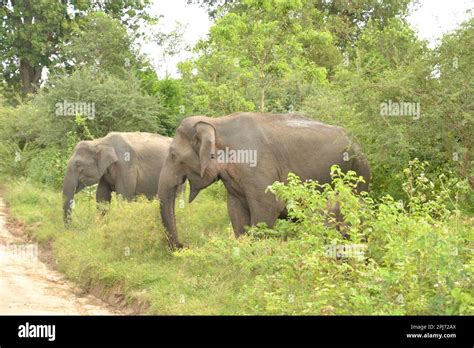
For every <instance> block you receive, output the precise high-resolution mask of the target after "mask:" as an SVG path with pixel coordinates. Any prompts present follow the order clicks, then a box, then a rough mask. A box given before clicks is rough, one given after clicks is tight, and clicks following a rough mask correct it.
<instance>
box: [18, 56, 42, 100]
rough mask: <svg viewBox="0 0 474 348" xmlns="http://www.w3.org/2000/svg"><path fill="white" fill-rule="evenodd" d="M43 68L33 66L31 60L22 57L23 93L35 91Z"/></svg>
mask: <svg viewBox="0 0 474 348" xmlns="http://www.w3.org/2000/svg"><path fill="white" fill-rule="evenodd" d="M41 70H42V68H41V67H40V68H35V67H33V66H31V64H30V62H29V61H27V60H25V59H20V79H21V84H22V91H23V95H25V96H26V95H28V94H31V93H34V92H35V90H36V87H37V84H38V81H39V80H40V78H41Z"/></svg>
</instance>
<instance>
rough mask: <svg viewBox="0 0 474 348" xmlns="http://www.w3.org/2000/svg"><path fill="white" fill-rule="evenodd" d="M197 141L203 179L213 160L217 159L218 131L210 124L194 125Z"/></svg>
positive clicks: (198, 123)
mask: <svg viewBox="0 0 474 348" xmlns="http://www.w3.org/2000/svg"><path fill="white" fill-rule="evenodd" d="M194 129H195V130H196V134H195V136H194V137H195V140H197V143H198V144H200V146H199V161H200V162H201V178H202V177H203V175H204V171H205V170H206V168H207V167H208V165H209V162H210V161H211V159H213V158H215V157H216V129H215V128H214V126H213V125H212V124H210V123H208V122H204V121H199V122H197V123H196V124H195V125H194Z"/></svg>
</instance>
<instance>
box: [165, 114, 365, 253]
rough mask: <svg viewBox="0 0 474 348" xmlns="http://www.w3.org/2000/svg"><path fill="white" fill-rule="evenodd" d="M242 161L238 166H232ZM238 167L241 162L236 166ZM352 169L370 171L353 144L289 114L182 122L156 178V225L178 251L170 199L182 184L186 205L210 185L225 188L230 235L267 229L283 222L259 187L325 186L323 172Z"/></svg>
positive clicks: (338, 132)
mask: <svg viewBox="0 0 474 348" xmlns="http://www.w3.org/2000/svg"><path fill="white" fill-rule="evenodd" d="M238 162H241V163H238ZM242 162H244V163H242ZM334 164H337V165H339V166H340V167H341V169H342V170H343V171H345V172H346V171H348V170H354V171H355V172H357V173H358V174H359V175H361V176H363V177H364V179H365V184H361V185H360V186H359V187H358V190H364V191H367V188H368V183H369V177H370V169H369V165H368V162H367V160H366V158H365V157H364V156H363V155H362V154H361V153H360V149H359V146H358V145H357V144H355V143H353V142H352V141H351V140H350V138H349V137H348V136H347V134H346V132H345V131H344V129H343V128H340V127H336V126H331V125H327V124H324V123H321V122H316V121H313V120H308V119H306V118H304V117H302V116H300V115H296V114H256V113H236V114H232V115H229V116H225V117H221V118H208V117H205V116H192V117H188V118H185V119H184V120H183V121H182V122H181V124H180V126H179V128H178V129H177V131H176V135H175V137H174V139H173V142H172V143H171V146H170V149H169V155H168V157H167V158H166V162H165V165H164V167H163V170H162V172H161V175H160V182H159V185H158V197H159V199H160V201H161V204H160V206H161V217H162V222H163V224H164V226H165V228H166V230H167V233H168V237H169V241H170V243H171V245H172V246H173V247H176V248H180V247H182V244H181V243H180V241H179V239H178V236H177V232H176V220H175V212H174V206H175V204H174V203H175V196H176V190H177V188H178V186H179V185H180V184H182V183H183V182H184V181H185V180H186V179H188V181H189V183H190V187H191V192H190V196H189V202H192V201H193V200H194V198H195V197H196V195H197V194H198V193H199V191H200V190H202V189H203V188H205V187H207V186H209V185H210V184H212V183H213V182H215V181H217V180H222V181H223V183H224V186H225V187H226V189H227V208H228V213H229V215H230V220H231V222H232V226H233V229H234V233H235V235H236V237H238V236H240V235H241V234H242V233H244V232H245V228H246V226H251V225H256V224H257V223H259V222H265V223H267V225H268V226H273V224H274V223H275V221H276V219H277V218H279V217H281V218H284V217H286V209H285V205H284V203H282V202H279V201H277V200H276V198H275V196H274V195H273V194H272V193H270V192H268V193H265V189H266V188H267V187H268V186H269V185H271V184H272V183H274V182H275V181H277V180H278V181H283V182H284V181H286V180H287V176H288V173H289V172H293V173H295V174H297V175H298V176H299V177H301V179H302V180H307V179H313V180H318V181H319V183H321V184H324V183H329V182H330V181H331V176H330V168H331V166H332V165H334Z"/></svg>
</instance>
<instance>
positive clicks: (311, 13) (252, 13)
mask: <svg viewBox="0 0 474 348" xmlns="http://www.w3.org/2000/svg"><path fill="white" fill-rule="evenodd" d="M240 6H244V7H245V9H243V8H241V9H240V10H239V11H231V12H229V13H227V14H225V15H224V16H222V17H221V18H219V19H217V20H216V22H215V25H214V26H213V27H212V28H211V29H210V34H209V38H208V39H207V40H205V41H202V42H200V43H199V44H198V45H197V46H196V48H195V49H196V52H197V53H198V54H199V58H198V59H197V60H196V61H195V62H194V69H193V68H192V67H191V66H189V64H188V65H185V64H184V65H181V66H182V72H183V74H184V77H185V79H186V78H189V79H191V80H193V79H194V80H196V81H199V83H200V84H201V90H203V88H202V87H203V86H204V85H205V86H206V89H208V90H209V89H211V90H212V89H214V90H217V91H218V92H219V91H221V92H222V91H225V92H226V93H228V92H229V91H232V99H233V100H230V101H229V102H230V103H233V102H234V101H235V95H234V94H235V91H239V90H241V91H242V93H239V94H240V97H243V98H244V99H245V100H246V101H247V102H244V103H240V104H243V105H245V104H246V103H248V102H251V103H253V104H254V105H256V106H257V109H258V110H259V111H262V112H263V111H269V110H274V109H281V108H282V107H283V109H286V108H287V107H289V106H290V105H291V106H292V107H293V108H294V107H296V105H295V103H297V102H296V101H294V100H293V101H289V100H286V101H285V100H283V99H285V98H286V99H288V98H287V97H288V95H287V94H288V92H289V90H288V88H287V87H289V86H290V85H292V84H293V85H295V84H296V85H299V86H304V85H311V84H312V83H314V82H319V83H320V82H322V81H324V80H325V78H326V75H327V70H328V69H331V68H332V67H334V66H335V65H337V64H338V63H339V62H340V60H341V59H340V54H339V52H338V51H337V49H336V47H335V46H334V45H333V42H332V36H331V34H330V33H329V32H327V31H326V30H325V29H324V23H323V18H322V14H321V13H320V12H319V11H318V10H317V9H315V8H314V7H311V6H307V5H306V4H304V3H302V2H298V1H296V2H281V1H275V0H246V1H245V2H244V3H243V4H241V5H240ZM193 70H194V71H195V72H196V74H195V75H196V76H194V77H193V76H192V75H190V74H189V72H190V71H193ZM195 86H196V85H195ZM226 87H228V88H226ZM195 92H198V91H195ZM198 93H199V92H198ZM195 94H196V93H194V95H195ZM219 94H220V95H221V96H222V94H221V93H219ZM230 95H231V94H230V93H228V96H230ZM269 96H273V98H271V99H272V100H270V101H271V103H272V105H268V104H269V103H268V102H269V100H268V99H269V98H268V97H269ZM224 97H225V96H224ZM217 99H218V100H219V99H220V98H217ZM237 99H238V98H237ZM277 99H279V100H277ZM289 99H291V97H290V98H289ZM283 104H287V105H286V106H285V105H283ZM210 107H211V109H213V110H215V109H214V107H213V106H210ZM233 111H237V110H233Z"/></svg>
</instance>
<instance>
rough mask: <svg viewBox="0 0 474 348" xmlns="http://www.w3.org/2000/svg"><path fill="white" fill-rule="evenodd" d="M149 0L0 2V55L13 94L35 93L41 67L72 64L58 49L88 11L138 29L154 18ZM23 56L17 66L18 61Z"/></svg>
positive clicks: (4, 73) (5, 76)
mask: <svg viewBox="0 0 474 348" xmlns="http://www.w3.org/2000/svg"><path fill="white" fill-rule="evenodd" d="M149 4H150V2H149V0H140V1H137V0H125V1H105V2H101V1H99V2H97V1H57V0H43V1H32V0H25V1H12V2H9V4H7V3H5V2H3V3H2V4H1V6H0V18H1V19H0V23H1V26H2V28H3V30H2V36H1V37H0V61H1V62H2V64H3V67H4V69H2V70H3V71H2V72H3V73H2V76H1V78H2V81H5V82H6V83H7V84H8V90H7V92H9V94H10V95H15V92H21V93H22V94H23V95H26V94H28V93H33V92H34V89H35V85H36V84H37V83H38V82H39V80H40V78H41V72H42V69H43V67H48V68H50V70H54V69H55V68H56V67H58V66H62V65H69V64H71V62H70V61H68V59H67V58H68V57H66V56H65V55H64V54H62V53H63V52H62V50H61V49H60V47H61V44H62V43H63V42H67V40H68V39H69V38H70V37H71V33H72V32H73V31H75V30H77V29H78V28H80V27H81V25H82V24H84V17H87V15H88V14H90V13H93V12H96V11H97V12H100V11H102V12H104V13H106V14H107V15H110V16H111V17H113V18H117V19H118V20H120V21H121V22H122V23H123V24H124V25H125V26H126V27H128V28H129V29H131V30H132V31H135V32H137V29H138V28H139V27H140V24H142V25H143V21H146V22H147V21H150V22H152V21H153V20H154V18H152V17H151V16H150V15H149V14H148V13H147V10H148V6H149ZM18 62H19V65H20V66H19V67H18V66H17V63H18Z"/></svg>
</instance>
